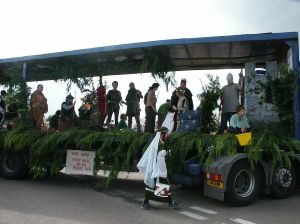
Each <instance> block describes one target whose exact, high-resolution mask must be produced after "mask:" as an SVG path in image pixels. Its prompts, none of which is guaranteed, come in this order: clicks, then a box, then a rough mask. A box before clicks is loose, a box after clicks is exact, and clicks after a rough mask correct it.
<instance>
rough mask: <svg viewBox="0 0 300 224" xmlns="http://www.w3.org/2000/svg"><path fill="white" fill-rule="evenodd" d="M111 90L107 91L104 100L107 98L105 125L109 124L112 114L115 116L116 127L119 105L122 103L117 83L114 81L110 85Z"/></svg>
mask: <svg viewBox="0 0 300 224" xmlns="http://www.w3.org/2000/svg"><path fill="white" fill-rule="evenodd" d="M112 86H113V89H111V90H109V91H108V93H107V95H106V98H107V112H108V117H107V121H106V123H107V124H109V123H110V122H111V117H112V114H113V113H114V114H115V125H116V127H117V125H118V122H119V111H120V104H122V103H123V101H122V95H121V92H120V91H119V90H117V88H118V82H117V81H114V82H113V83H112Z"/></svg>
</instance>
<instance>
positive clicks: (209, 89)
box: [198, 75, 221, 134]
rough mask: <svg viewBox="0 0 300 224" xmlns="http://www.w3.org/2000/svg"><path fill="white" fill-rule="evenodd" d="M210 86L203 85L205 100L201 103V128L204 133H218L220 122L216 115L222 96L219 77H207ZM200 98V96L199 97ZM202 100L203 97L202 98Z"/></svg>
mask: <svg viewBox="0 0 300 224" xmlns="http://www.w3.org/2000/svg"><path fill="white" fill-rule="evenodd" d="M207 78H208V81H209V82H208V84H207V85H203V87H202V88H203V93H202V94H203V95H204V96H205V97H204V99H203V100H202V101H201V105H200V106H201V127H200V130H201V132H202V133H207V134H209V133H211V132H215V131H217V128H218V122H217V118H216V116H215V114H214V111H215V109H217V108H218V106H219V105H218V100H219V98H220V95H221V87H220V79H219V77H218V76H217V77H216V78H214V77H213V76H212V75H207ZM198 97H200V95H198ZM200 98H202V97H200Z"/></svg>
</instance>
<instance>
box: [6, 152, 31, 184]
mask: <svg viewBox="0 0 300 224" xmlns="http://www.w3.org/2000/svg"><path fill="white" fill-rule="evenodd" d="M1 154H2V155H1V156H0V173H1V174H2V176H3V177H5V178H7V179H11V180H14V179H20V178H23V177H25V176H26V174H27V167H26V163H25V158H24V155H23V154H22V153H21V152H7V151H2V152H1Z"/></svg>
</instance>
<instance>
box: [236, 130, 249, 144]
mask: <svg viewBox="0 0 300 224" xmlns="http://www.w3.org/2000/svg"><path fill="white" fill-rule="evenodd" d="M235 137H237V139H238V141H239V143H240V146H246V145H250V144H251V139H252V133H251V132H247V133H243V134H238V135H235Z"/></svg>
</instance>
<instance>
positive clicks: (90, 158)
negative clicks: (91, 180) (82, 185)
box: [66, 150, 95, 175]
mask: <svg viewBox="0 0 300 224" xmlns="http://www.w3.org/2000/svg"><path fill="white" fill-rule="evenodd" d="M94 158H95V152H90V151H81V150H67V160H66V173H67V174H82V175H93V168H94Z"/></svg>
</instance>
